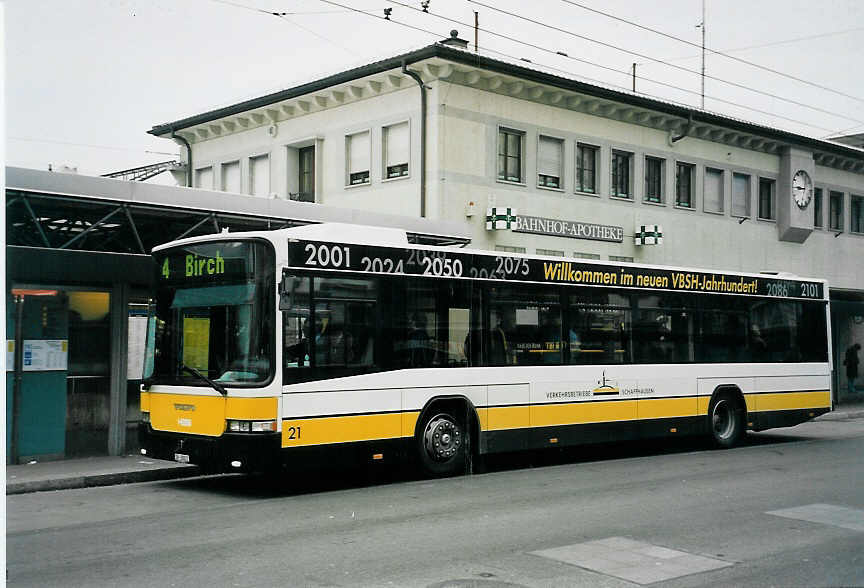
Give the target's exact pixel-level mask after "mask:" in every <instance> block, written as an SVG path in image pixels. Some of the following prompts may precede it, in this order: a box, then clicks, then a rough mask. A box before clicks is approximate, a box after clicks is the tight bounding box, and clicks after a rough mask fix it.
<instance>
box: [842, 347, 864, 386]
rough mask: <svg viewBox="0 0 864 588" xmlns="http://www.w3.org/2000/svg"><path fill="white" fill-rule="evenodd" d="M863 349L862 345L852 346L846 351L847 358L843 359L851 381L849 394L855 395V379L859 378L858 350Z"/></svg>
mask: <svg viewBox="0 0 864 588" xmlns="http://www.w3.org/2000/svg"><path fill="white" fill-rule="evenodd" d="M859 349H861V344H860V343H855V344H854V345H850V346H849V349H847V350H846V357H845V359H843V365H845V366H846V377H847V378H848V379H849V393H850V394H854V393H855V392H856V389H855V378H857V377H858V350H859Z"/></svg>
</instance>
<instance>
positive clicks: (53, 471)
mask: <svg viewBox="0 0 864 588" xmlns="http://www.w3.org/2000/svg"><path fill="white" fill-rule="evenodd" d="M859 418H864V394H859V398H856V399H854V400H852V401H846V402H844V403H843V404H842V405H839V406H837V407H835V409H834V411H832V412H829V413H828V414H824V415H822V416H820V417H818V418H817V419H816V420H818V421H844V420H851V419H859ZM200 475H201V471H200V470H199V468H198V467H196V466H194V465H188V464H178V463H173V462H169V461H161V460H156V459H150V458H148V457H146V456H143V455H122V456H105V457H88V458H83V459H65V460H59V461H45V462H35V461H34V462H30V463H27V464H21V465H7V466H6V494H7V495H11V494H27V493H30V492H45V491H50V490H68V489H72V488H91V487H95V486H114V485H117V484H133V483H136V482H152V481H156V480H172V479H178V478H191V477H195V476H200Z"/></svg>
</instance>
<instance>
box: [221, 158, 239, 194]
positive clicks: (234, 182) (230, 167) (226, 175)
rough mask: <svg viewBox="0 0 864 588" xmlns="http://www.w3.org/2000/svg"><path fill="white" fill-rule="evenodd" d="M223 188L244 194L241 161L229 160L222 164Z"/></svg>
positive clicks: (225, 190)
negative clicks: (241, 181)
mask: <svg viewBox="0 0 864 588" xmlns="http://www.w3.org/2000/svg"><path fill="white" fill-rule="evenodd" d="M222 190H223V191H224V192H233V193H235V194H242V193H243V187H242V184H241V183H240V162H239V161H229V162H227V163H223V164H222Z"/></svg>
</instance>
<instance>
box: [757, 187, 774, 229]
mask: <svg viewBox="0 0 864 588" xmlns="http://www.w3.org/2000/svg"><path fill="white" fill-rule="evenodd" d="M775 184H776V182H775V181H774V180H771V179H769V178H759V218H761V219H765V220H774V219H776V218H777V212H776V210H775V207H774V192H775V187H774V185H775Z"/></svg>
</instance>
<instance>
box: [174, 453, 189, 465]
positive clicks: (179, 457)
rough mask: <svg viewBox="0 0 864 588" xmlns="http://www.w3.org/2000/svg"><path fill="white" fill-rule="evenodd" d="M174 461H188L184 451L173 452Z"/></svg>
mask: <svg viewBox="0 0 864 588" xmlns="http://www.w3.org/2000/svg"><path fill="white" fill-rule="evenodd" d="M174 461H176V462H177V463H189V456H188V455H186V454H185V453H175V454H174Z"/></svg>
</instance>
